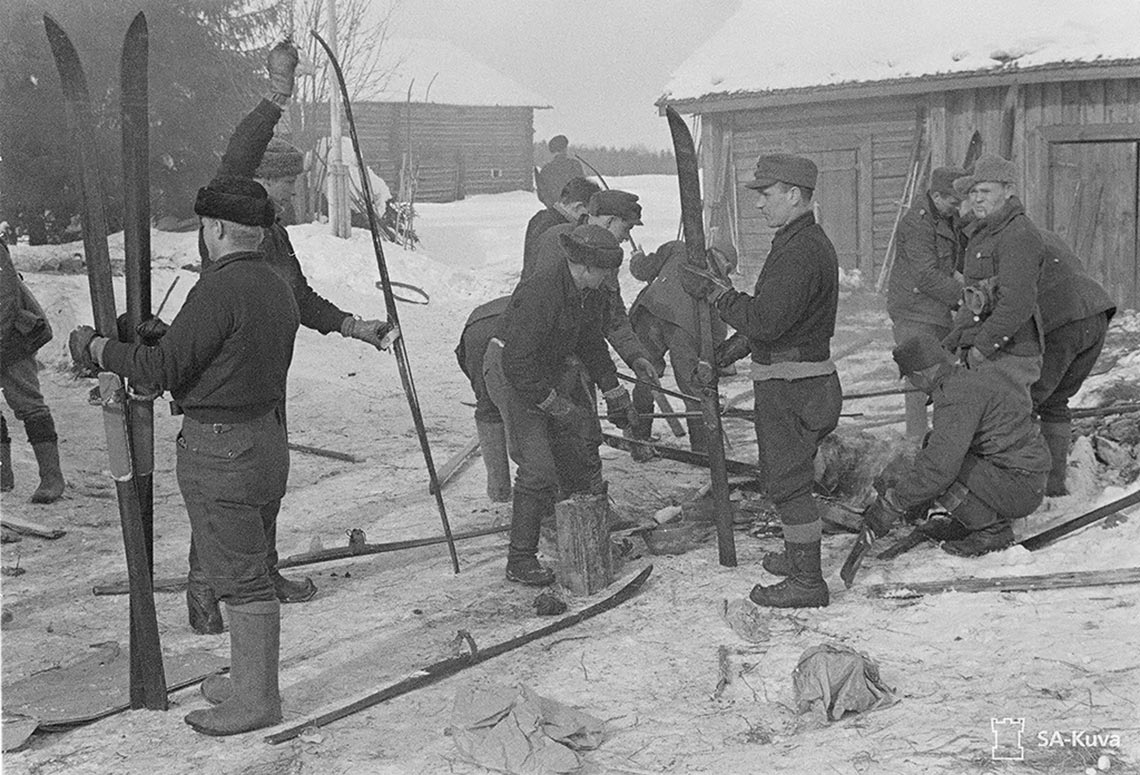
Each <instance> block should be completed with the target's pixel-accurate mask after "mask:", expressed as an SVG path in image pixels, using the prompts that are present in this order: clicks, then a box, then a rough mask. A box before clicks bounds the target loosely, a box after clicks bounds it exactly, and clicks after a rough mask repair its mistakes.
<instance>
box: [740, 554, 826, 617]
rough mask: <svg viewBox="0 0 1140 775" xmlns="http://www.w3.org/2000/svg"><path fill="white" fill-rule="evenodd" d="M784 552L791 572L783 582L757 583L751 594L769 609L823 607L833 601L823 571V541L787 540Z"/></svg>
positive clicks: (754, 601)
mask: <svg viewBox="0 0 1140 775" xmlns="http://www.w3.org/2000/svg"><path fill="white" fill-rule="evenodd" d="M784 552H785V553H786V554H787V557H788V562H789V563H790V564H791V571H792V572H791V574H790V575H789V576H788V578H786V579H784V580H783V581H781V582H779V583H777V584H773V585H772V586H770V587H764V586H761V585H760V584H757V585H756V586H755V587H753V588H752V592H751V593H750V594H749V595H748V597H749V599H751V600H752V602H753V603H755V604H756V605H761V606H767V607H769V608H823V607H825V606H826V605H827V604H828V603H829V602H830V596H829V594H828V590H827V582H826V581H824V580H823V573H822V572H821V571H820V567H819V566H820V557H819V552H820V542H819V541H815V542H813V543H810V544H793V543H785V545H784Z"/></svg>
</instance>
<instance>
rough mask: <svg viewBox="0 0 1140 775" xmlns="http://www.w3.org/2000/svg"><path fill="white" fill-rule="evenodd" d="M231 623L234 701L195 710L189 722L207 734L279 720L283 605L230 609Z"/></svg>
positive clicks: (259, 726)
mask: <svg viewBox="0 0 1140 775" xmlns="http://www.w3.org/2000/svg"><path fill="white" fill-rule="evenodd" d="M226 608H227V609H228V612H229V619H230V685H231V687H232V692H231V695H230V698H229V699H227V700H225V701H223V702H222V703H220V704H218V705H215V706H214V707H212V708H206V709H204V710H195V711H191V712H190V713H188V714H187V715H186V723H187V724H189V725H190V726H191V727H193V728H194V730H195V731H196V732H201V733H202V734H204V735H215V736H223V735H236V734H240V733H242V732H249V731H251V730H254V729H263V728H265V727H269V726H273V725H274V724H277V723H278V722H280V721H281V694H280V693H279V691H278V687H277V660H278V653H279V650H280V645H281V604H280V603H279V602H277V601H276V600H268V601H260V600H259V601H256V602H253V603H243V604H241V605H230V604H227V605H226Z"/></svg>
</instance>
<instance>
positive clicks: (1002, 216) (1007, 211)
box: [978, 196, 1025, 233]
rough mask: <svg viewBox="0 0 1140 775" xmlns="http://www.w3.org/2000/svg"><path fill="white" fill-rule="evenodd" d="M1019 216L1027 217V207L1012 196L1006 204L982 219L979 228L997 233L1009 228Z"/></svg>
mask: <svg viewBox="0 0 1140 775" xmlns="http://www.w3.org/2000/svg"><path fill="white" fill-rule="evenodd" d="M1019 215H1025V206H1024V205H1023V204H1021V200H1020V199H1018V198H1017V197H1016V196H1011V197H1010V198H1009V199H1007V200H1006V203H1005V204H1003V205H1002V206H1001V207H999V208H998V209H997V210H995V211H994V212H992V213H990V214H989V215H987V216H986V217H985V218H982V219H981V221H979V223H978V228H979V229H983V228H984V229H986V230H988V231H990V232H991V233H996V232H999V231H1001V230H1002V229H1004V228H1005V227H1006V226H1008V225H1009V224H1010V222H1011V221H1012V220H1013V219H1014V218H1016V217H1017V216H1019Z"/></svg>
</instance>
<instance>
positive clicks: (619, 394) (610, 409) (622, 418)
mask: <svg viewBox="0 0 1140 775" xmlns="http://www.w3.org/2000/svg"><path fill="white" fill-rule="evenodd" d="M602 397H603V398H605V399H606V419H607V420H609V421H610V422H611V423H613V424H614V425H616V426H617V427H619V428H621V429H622V430H625V429H626V428H629V427H631V426H632V425H633V423H634V421H635V420H636V419H637V410H635V409H634V408H633V401H632V400H630V397H629V391H628V390H626V389H625V388H623V387H620V386H619V387H616V388H614V389H613V390H607V391H606V392H605V393H603V394H602Z"/></svg>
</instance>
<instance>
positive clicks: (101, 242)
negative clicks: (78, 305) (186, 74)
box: [44, 13, 166, 710]
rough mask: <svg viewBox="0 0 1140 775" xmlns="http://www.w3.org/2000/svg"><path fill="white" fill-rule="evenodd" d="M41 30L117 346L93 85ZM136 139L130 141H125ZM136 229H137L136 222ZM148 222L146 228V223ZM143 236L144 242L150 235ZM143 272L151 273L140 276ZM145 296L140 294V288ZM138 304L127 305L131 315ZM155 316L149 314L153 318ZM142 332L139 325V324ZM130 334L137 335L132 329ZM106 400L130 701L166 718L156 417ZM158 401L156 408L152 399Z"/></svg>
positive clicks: (129, 161)
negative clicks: (124, 589) (154, 564)
mask: <svg viewBox="0 0 1140 775" xmlns="http://www.w3.org/2000/svg"><path fill="white" fill-rule="evenodd" d="M44 29H45V31H46V33H47V38H48V42H49V43H50V44H51V50H52V56H53V58H54V59H55V64H56V68H57V69H58V70H59V78H60V82H61V85H62V87H63V96H64V102H65V106H66V112H67V123H68V126H69V128H70V130H71V134H72V144H73V146H74V147H75V149H76V153H77V155H78V162H79V170H80V178H79V183H80V191H81V193H82V198H83V206H82V212H81V217H82V221H83V248H84V253H85V256H86V262H87V279H88V284H89V286H90V290H91V308H92V312H93V314H94V318H95V320H94V323H95V330H96V331H97V332H98V333H99V335H100V336H105V337H108V338H112V339H117V338H118V327H117V324H116V314H115V292H114V287H113V285H112V283H111V255H110V252H109V250H108V248H107V216H106V213H105V212H104V209H103V201H104V200H103V190H102V184H101V172H100V169H99V163H98V160H99V155H98V150H97V145H96V138H95V120H94V116H93V113H92V110H91V99H90V96H89V93H88V89H87V79H86V77H85V76H84V73H83V66H82V64H81V63H80V61H79V55H78V53H77V52H76V50H75V47H74V45H72V43H71V40H70V39H69V38H68V36H67V33H65V32H64V31H63V29H62V28H61V27H60V26H59V25H58V24H57V23H56V22H55V21H54V20H53V19H52V18H51V17H49V16H47V15H45V16H44ZM146 65H147V27H146V19H145V17H144V16H143V15H142V14H141V13H140V14H138V15H137V16H136V17H135V19H134V21H133V22H132V24H131V26H130V29H129V30H128V32H127V35H126V39H125V41H124V43H123V72H122V74H123V76H124V78H123V99H124V103H123V132H124V139H123V151H124V154H123V155H124V165H125V169H126V172H127V180H126V181H125V186H124V190H125V193H126V198H127V224H128V225H127V229H126V240H127V267H128V268H127V274H128V285H129V287H130V288H131V289H133V291H134V294H135V297H136V298H135V303H134V305H133V306H134V314H135V317H138V316H139V315H140V314H142V301H141V300H142V299H143V298H144V297H145V299H146V302H145V303H146V305H147V306H148V307H149V304H150V301H149V285H150V278H149V253H148V252H144V251H149V239H150V231H149V229H150V226H149V220H150V219H149V205H148V204H147V197H148V196H149V194H148V191H149V186H148V184H147V180H146V155H147V148H146V135H145V134H142V135H141V138H140V136H139V135H138V134H137V133H138V132H139V128H140V125H141V126H143V127H145V125H146V111H147V105H146V76H147V73H146ZM128 134H129V135H131V137H127V136H126V135H128ZM132 219H133V222H132ZM142 219H145V220H142ZM144 233H145V236H143V234H144ZM144 264H145V265H146V267H147V268H146V271H145V272H144V271H143V270H142V266H143V265H144ZM144 279H145V281H146V286H147V291H146V292H145V295H144V292H142V291H141V287H142V286H141V282H140V281H141V280H144ZM130 307H132V303H131V302H130V301H128V308H130ZM148 312H149V310H148ZM134 322H136V323H137V320H136V321H134ZM132 333H133V326H132ZM99 394H100V400H101V403H102V407H103V428H104V432H105V434H106V438H107V453H108V455H109V457H110V467H111V476H112V478H113V479H114V480H115V494H116V496H117V498H118V504H119V520H120V522H121V524H122V529H123V544H124V548H125V550H126V557H127V575H128V577H129V579H130V588H131V597H130V655H131V656H130V698H131V707H132V708H148V709H151V710H165V709H166V677H165V674H164V671H163V666H162V650H161V646H160V644H159V638H158V621H157V618H156V616H155V609H154V591H153V589H152V586H151V570H150V567H151V557H150V555H151V550H150V545H149V541H148V537H149V528H148V527H147V523H148V521H149V517H150V515H151V514H152V513H153V512H152V509H151V508H150V503H149V500H150V497H149V489H150V485H149V482H150V478H151V473H152V471H153V463H152V462H151V463H146V462H144V461H145V460H147V459H150V460H151V461H153V427H152V418H153V413H152V412H151V411H150V409H151V404H149V403H147V402H146V401H145V400H143V401H139V400H130V401H128V399H127V388H126V386H125V385H124V383H123V380H122V379H120V378H119V376H118V375H116V374H112V373H110V372H101V373H100V374H99ZM152 400H153V399H152ZM138 474H142V475H143V477H142V478H144V479H145V480H146V489H147V493H146V497H147V505H146V506H145V507H144V505H143V499H142V498H141V497H140V494H141V493H140V489H139V485H140V479H139V477H138V476H137V475H138Z"/></svg>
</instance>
